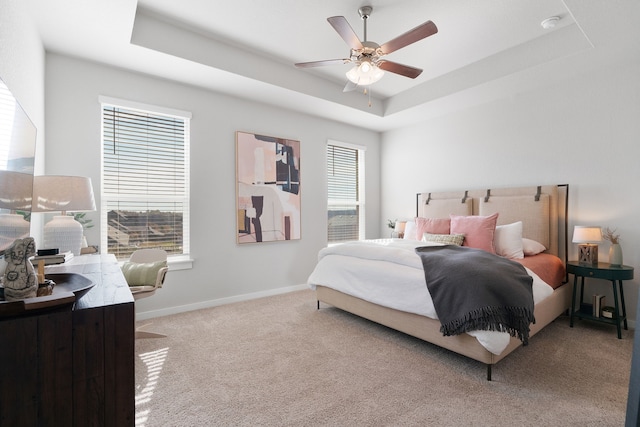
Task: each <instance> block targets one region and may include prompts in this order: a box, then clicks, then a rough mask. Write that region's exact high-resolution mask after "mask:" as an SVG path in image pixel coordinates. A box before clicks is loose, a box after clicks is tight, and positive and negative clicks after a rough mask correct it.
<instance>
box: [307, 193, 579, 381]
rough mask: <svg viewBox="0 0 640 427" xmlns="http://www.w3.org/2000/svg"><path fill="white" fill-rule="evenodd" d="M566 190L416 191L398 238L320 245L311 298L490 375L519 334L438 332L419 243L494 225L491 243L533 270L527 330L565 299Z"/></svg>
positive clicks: (548, 318)
mask: <svg viewBox="0 0 640 427" xmlns="http://www.w3.org/2000/svg"><path fill="white" fill-rule="evenodd" d="M568 193H569V187H568V185H566V184H563V185H544V186H531V187H517V188H497V189H481V190H464V191H448V192H431V193H420V194H418V195H417V197H416V205H417V208H416V218H415V219H414V220H413V221H409V222H408V223H407V226H406V228H405V236H404V237H403V238H392V239H376V240H369V241H362V242H349V243H345V244H340V245H332V246H329V247H327V248H324V249H322V250H321V251H320V253H319V255H318V263H317V265H316V267H315V269H314V271H313V272H312V274H311V275H310V276H309V279H308V284H309V286H310V287H311V288H312V289H315V291H316V297H317V301H318V303H317V307H318V309H320V307H321V306H320V303H321V302H322V303H325V304H328V305H331V306H334V307H337V308H339V309H342V310H344V311H347V312H350V313H353V314H355V315H358V316H361V317H363V318H366V319H369V320H371V321H374V322H377V323H380V324H382V325H385V326H387V327H390V328H393V329H395V330H398V331H401V332H403V333H406V334H409V335H412V336H414V337H417V338H420V339H422V340H425V341H427V342H430V343H432V344H435V345H438V346H440V347H443V348H445V349H448V350H451V351H454V352H456V353H458V354H461V355H464V356H467V357H469V358H472V359H474V360H477V361H479V362H482V363H485V364H486V366H487V379H488V380H491V374H492V366H493V365H494V364H496V363H497V362H499V361H500V360H502V359H503V358H505V357H506V356H508V355H509V354H510V353H511V352H513V351H514V350H516V349H518V348H519V347H520V346H522V345H523V340H522V337H518V336H516V335H515V334H510V333H508V332H500V331H469V332H465V333H461V334H456V335H448V336H444V335H443V333H442V332H441V326H442V325H441V322H440V320H439V319H438V316H437V314H436V311H435V310H434V304H433V301H432V299H431V295H430V292H429V290H428V289H427V286H426V280H425V270H424V269H423V268H422V267H423V266H422V263H421V260H420V257H419V256H418V254H416V248H418V247H422V248H424V247H430V246H442V245H446V247H452V246H455V245H451V241H450V239H451V236H455V235H456V234H465V240H466V239H468V241H467V242H466V243H467V244H468V245H470V246H471V247H472V248H473V247H476V248H477V247H479V246H478V245H480V246H482V244H485V243H486V240H487V236H480V237H481V238H482V239H484V240H479V238H480V237H479V236H477V235H476V234H477V233H476V231H477V230H473V229H468V228H467V229H465V226H468V224H482V225H484V226H486V227H485V228H487V229H491V226H493V234H491V236H490V238H491V244H492V245H493V246H492V249H493V250H495V251H496V253H497V254H498V255H499V256H501V257H503V258H509V259H510V260H511V261H515V262H516V263H518V264H520V265H522V266H523V267H524V269H525V270H526V272H527V274H528V275H529V276H530V277H531V278H532V285H531V288H532V290H533V300H534V302H535V306H534V307H533V315H534V316H535V323H532V324H530V329H529V330H528V337H533V336H534V335H535V334H536V333H537V332H539V331H540V330H541V329H542V328H544V327H545V326H546V325H548V324H549V323H551V322H552V321H553V320H555V319H556V318H557V317H558V316H559V315H561V314H562V313H563V312H566V310H567V309H568V308H569V306H570V304H571V284H570V283H568V280H567V274H566V269H565V265H566V254H567V205H568ZM492 218H493V219H492ZM447 221H448V222H447ZM487 221H488V222H487ZM491 221H494V222H493V223H491ZM445 224H448V227H449V228H446V227H445V228H443V227H444V226H445ZM487 224H488V225H487ZM479 228H482V227H479ZM425 230H426V231H425ZM445 231H447V232H445ZM461 231H466V233H464V232H461ZM480 234H482V232H481V233H480ZM447 235H448V236H447ZM423 237H424V238H426V239H427V240H428V241H423ZM441 239H444V240H441ZM442 242H444V243H442ZM462 244H463V245H465V243H462ZM487 250H488V249H487ZM525 253H526V255H525ZM441 313H442V311H441ZM441 317H442V316H441ZM528 337H527V338H528ZM524 342H525V343H526V340H524Z"/></svg>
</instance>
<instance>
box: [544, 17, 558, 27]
mask: <svg viewBox="0 0 640 427" xmlns="http://www.w3.org/2000/svg"><path fill="white" fill-rule="evenodd" d="M559 21H560V17H559V16H552V17H550V18H547V19H545V20H544V21H542V22H541V23H540V25H542V28H544V29H545V30H550V29H552V28H555V26H556V25H558V22H559Z"/></svg>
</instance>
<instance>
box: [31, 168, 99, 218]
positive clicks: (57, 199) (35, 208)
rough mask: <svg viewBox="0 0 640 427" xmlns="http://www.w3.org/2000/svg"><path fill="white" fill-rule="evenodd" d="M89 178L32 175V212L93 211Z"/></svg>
mask: <svg viewBox="0 0 640 427" xmlns="http://www.w3.org/2000/svg"><path fill="white" fill-rule="evenodd" d="M95 210H96V202H95V199H94V197H93V187H92V186H91V178H87V177H82V176H54V175H43V176H35V177H33V204H32V207H31V211H32V212H67V211H70V212H82V211H95Z"/></svg>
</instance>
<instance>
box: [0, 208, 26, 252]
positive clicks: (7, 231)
mask: <svg viewBox="0 0 640 427" xmlns="http://www.w3.org/2000/svg"><path fill="white" fill-rule="evenodd" d="M30 230H31V223H30V222H28V221H26V220H25V219H24V217H23V216H22V215H18V214H0V250H2V251H3V250H5V249H7V248H8V247H9V246H11V245H12V244H13V242H14V241H15V240H16V239H23V238H25V237H28V236H29V233H30Z"/></svg>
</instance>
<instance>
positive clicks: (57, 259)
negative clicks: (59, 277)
mask: <svg viewBox="0 0 640 427" xmlns="http://www.w3.org/2000/svg"><path fill="white" fill-rule="evenodd" d="M72 258H73V252H71V251H67V252H61V253H59V254H55V255H36V256H34V257H33V258H31V264H33V265H34V266H37V265H38V262H39V261H40V260H42V261H44V265H51V264H62V263H64V262H67V261H69V260H70V259H72Z"/></svg>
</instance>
